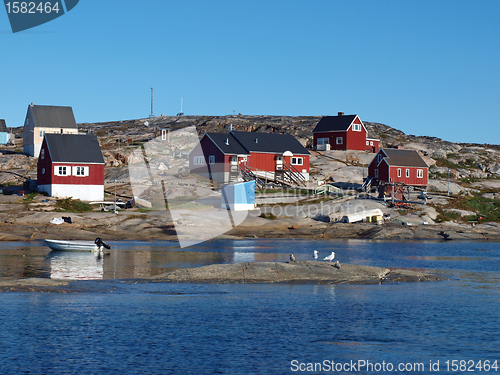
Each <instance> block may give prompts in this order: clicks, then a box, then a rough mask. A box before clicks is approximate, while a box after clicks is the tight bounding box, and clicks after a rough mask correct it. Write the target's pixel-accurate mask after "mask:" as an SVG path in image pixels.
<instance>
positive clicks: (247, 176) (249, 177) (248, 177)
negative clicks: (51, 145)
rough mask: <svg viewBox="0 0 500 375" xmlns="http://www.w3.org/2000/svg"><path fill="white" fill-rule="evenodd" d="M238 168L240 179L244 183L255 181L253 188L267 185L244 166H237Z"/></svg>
mask: <svg viewBox="0 0 500 375" xmlns="http://www.w3.org/2000/svg"><path fill="white" fill-rule="evenodd" d="M238 168H239V170H240V174H241V177H242V178H243V180H245V181H255V186H256V187H265V186H266V185H267V184H266V183H265V182H264V181H262V179H261V178H260V177H258V176H257V175H256V174H255V173H254V172H253V171H252V170H251V169H250V168H248V167H247V166H246V165H243V166H241V165H238Z"/></svg>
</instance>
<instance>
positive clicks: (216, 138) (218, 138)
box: [205, 133, 248, 155]
mask: <svg viewBox="0 0 500 375" xmlns="http://www.w3.org/2000/svg"><path fill="white" fill-rule="evenodd" d="M205 135H206V136H207V137H209V138H210V139H211V140H212V142H214V143H215V144H216V145H217V146H218V147H219V148H220V149H221V151H222V152H223V153H224V154H229V155H248V151H247V150H246V149H245V148H244V147H243V146H242V145H241V143H239V142H238V141H237V140H236V138H234V136H233V135H232V134H231V133H229V134H223V133H206V134H205Z"/></svg>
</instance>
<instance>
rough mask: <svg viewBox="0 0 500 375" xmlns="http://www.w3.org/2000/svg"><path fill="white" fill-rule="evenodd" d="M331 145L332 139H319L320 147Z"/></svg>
mask: <svg viewBox="0 0 500 375" xmlns="http://www.w3.org/2000/svg"><path fill="white" fill-rule="evenodd" d="M328 144H330V138H318V145H328Z"/></svg>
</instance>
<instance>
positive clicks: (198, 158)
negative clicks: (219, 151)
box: [193, 156, 205, 165]
mask: <svg viewBox="0 0 500 375" xmlns="http://www.w3.org/2000/svg"><path fill="white" fill-rule="evenodd" d="M193 165H205V157H203V156H195V157H193Z"/></svg>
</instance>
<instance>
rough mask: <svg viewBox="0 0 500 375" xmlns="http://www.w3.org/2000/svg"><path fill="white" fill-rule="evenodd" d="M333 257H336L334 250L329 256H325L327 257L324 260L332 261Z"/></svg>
mask: <svg viewBox="0 0 500 375" xmlns="http://www.w3.org/2000/svg"><path fill="white" fill-rule="evenodd" d="M333 258H335V253H334V252H333V251H332V253H331V254H330V255H328V256H327V257H325V259H323V260H329V261H330V262H331V261H332V260H333Z"/></svg>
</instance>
